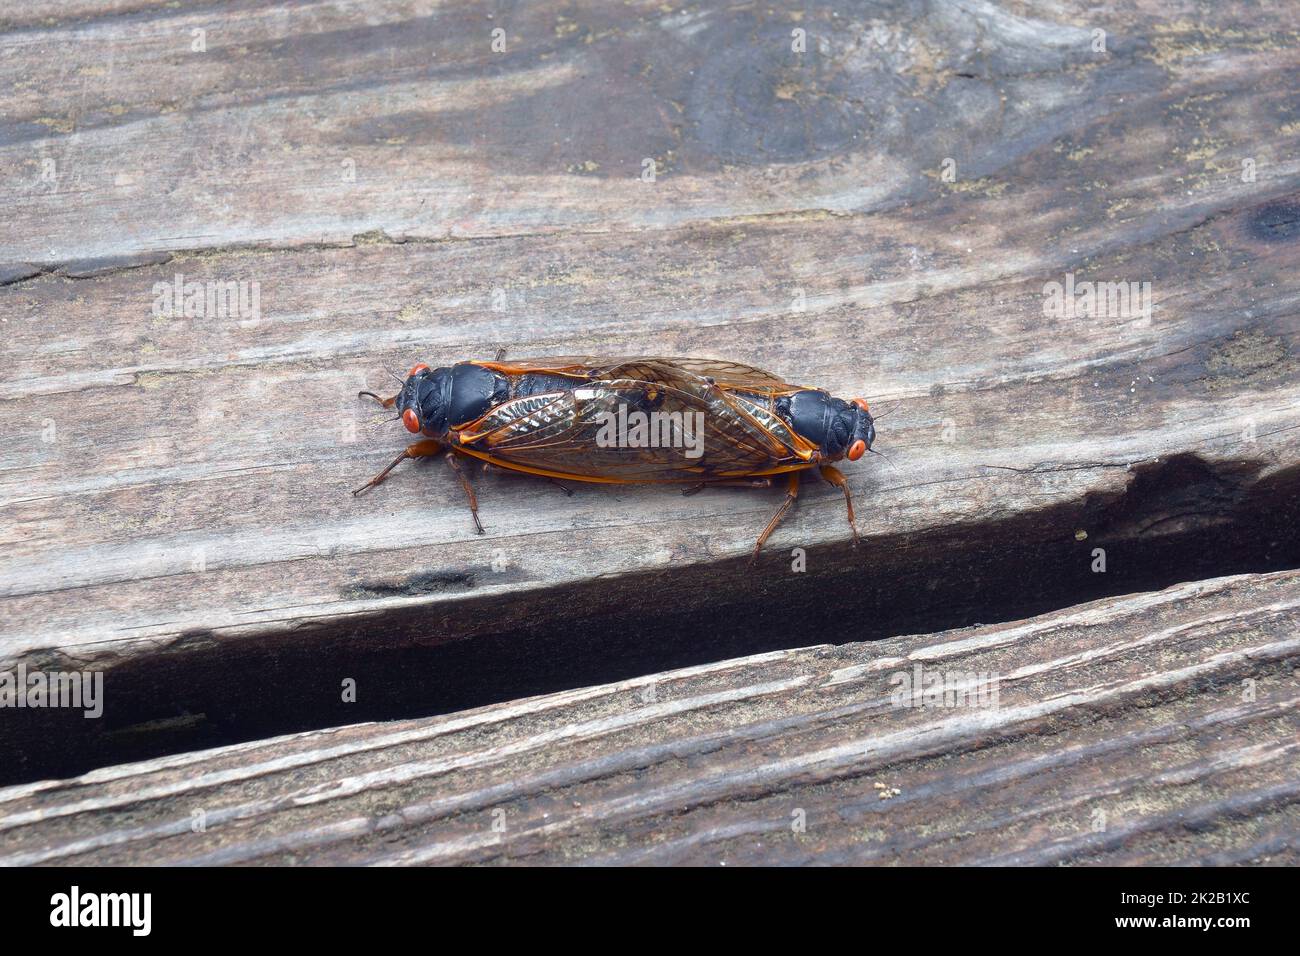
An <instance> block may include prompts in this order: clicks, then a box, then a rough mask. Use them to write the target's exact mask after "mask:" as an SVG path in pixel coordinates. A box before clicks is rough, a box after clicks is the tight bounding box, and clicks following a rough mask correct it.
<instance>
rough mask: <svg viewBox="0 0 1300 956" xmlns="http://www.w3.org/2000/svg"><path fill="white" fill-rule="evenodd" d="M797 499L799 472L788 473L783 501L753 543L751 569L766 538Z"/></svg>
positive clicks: (750, 558)
mask: <svg viewBox="0 0 1300 956" xmlns="http://www.w3.org/2000/svg"><path fill="white" fill-rule="evenodd" d="M798 497H799V472H797V471H792V472H790V484H789V486H788V487H787V488H786V492H785V501H783V502H782V503H781V507H780V508H778V509H777V510H776V514H774V515H772V520H771V521H769V522H768V523H767V527H766V528H764V529H763V533H762V534H760V535H759V536H758V541H756V542H755V543H754V553H753V554H752V555H750V556H749V563H750V566H751V567H752V566H753V564H754V562H755V561H757V560H758V552H759V551H761V550H763V542H765V541H766V540H767V539H768V536H769V535H771V533H772V532H773V531H775V530H776V526H777V525H779V524H780V523H781V519H782V518H784V517H785V513H786V512H787V511H789V510H790V509H791V508H792V507H794V500H795V499H796V498H798Z"/></svg>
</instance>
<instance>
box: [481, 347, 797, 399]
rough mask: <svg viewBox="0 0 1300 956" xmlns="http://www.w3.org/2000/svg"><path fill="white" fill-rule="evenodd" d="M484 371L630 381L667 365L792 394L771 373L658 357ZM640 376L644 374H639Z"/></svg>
mask: <svg viewBox="0 0 1300 956" xmlns="http://www.w3.org/2000/svg"><path fill="white" fill-rule="evenodd" d="M479 364H480V365H483V366H485V367H487V368H492V369H496V370H497V371H499V372H504V373H506V374H511V375H518V374H524V373H527V372H550V373H553V374H561V375H564V374H569V375H585V376H586V377H587V378H591V379H612V378H634V379H641V380H646V381H653V380H655V373H654V372H653V371H648V370H647V367H649V368H651V369H653V368H655V367H660V368H662V367H665V366H671V367H674V368H676V369H678V370H680V371H681V372H685V373H688V374H690V375H695V376H697V377H699V378H702V379H703V378H711V379H713V380H714V381H715V382H716V383H717V384H719V385H721V386H722V387H724V388H751V389H755V390H757V391H762V392H771V391H776V392H787V391H794V390H795V389H796V388H798V386H796V385H791V384H790V383H788V382H786V381H785V380H784V379H782V378H781V376H779V375H776V374H775V373H773V372H768V371H765V370H763V369H761V368H755V367H754V366H752V365H744V364H742V363H740V362H730V361H727V360H726V359H708V358H681V357H662V356H627V357H611V356H600V355H552V356H544V357H542V358H520V359H509V360H505V361H501V362H480V363H479ZM643 373H644V374H643Z"/></svg>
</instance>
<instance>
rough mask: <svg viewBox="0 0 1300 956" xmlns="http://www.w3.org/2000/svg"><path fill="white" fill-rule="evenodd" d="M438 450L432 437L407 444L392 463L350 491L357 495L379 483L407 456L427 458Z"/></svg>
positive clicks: (440, 448) (437, 444)
mask: <svg viewBox="0 0 1300 956" xmlns="http://www.w3.org/2000/svg"><path fill="white" fill-rule="evenodd" d="M440 451H442V445H440V444H439V443H438V442H436V441H434V440H433V439H432V438H427V439H425V440H424V441H417V442H416V443H415V444H413V445H407V446H406V451H404V452H402V453H401V454H400V455H398V456H397V457H396V458H394V459H393V462H392V464H390V465H389V466H388V467H387V468H385V469H384V470H383V471H381V472H380V473H379V474H377V475H375V477H373V478H371V479H370V480H369V481H367V482H366V483H365V484H364V485H362V486H361V487H360V488H358V489H357V490H356V491H354V492H352V493H353V494H354V495H359V494H361V492H363V491H366V490H367V489H370V488H373V487H375V485H377V484H380V483H381V482H382V481H383V480H384V479H385V478H387V477H388V473H389V472H390V471H392V470H393V469H394V468H396V467H397V466H398V465H400V464H401V463H402V462H404V461H406V459H408V458H428V457H430V456H432V455H436V454H438V452H440Z"/></svg>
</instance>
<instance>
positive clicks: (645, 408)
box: [460, 379, 802, 482]
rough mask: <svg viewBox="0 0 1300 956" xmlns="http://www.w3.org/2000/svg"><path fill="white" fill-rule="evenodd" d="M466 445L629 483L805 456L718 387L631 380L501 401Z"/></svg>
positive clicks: (517, 462) (515, 461) (742, 471)
mask: <svg viewBox="0 0 1300 956" xmlns="http://www.w3.org/2000/svg"><path fill="white" fill-rule="evenodd" d="M460 442H461V445H462V446H463V447H466V448H470V449H473V450H475V451H478V452H481V453H483V454H485V455H487V456H489V457H490V458H491V459H492V460H493V461H497V462H498V463H500V464H503V465H506V466H511V465H513V466H516V467H519V468H521V469H523V470H529V469H536V470H541V471H546V472H552V473H556V474H562V475H569V476H572V477H575V478H583V477H586V478H603V479H606V480H613V481H629V482H631V481H684V480H690V479H697V480H707V479H708V478H715V477H735V476H740V475H749V474H755V473H759V472H764V471H768V470H770V469H773V468H778V467H780V466H781V465H785V464H793V463H797V462H800V461H801V460H802V459H801V458H800V456H799V455H798V453H797V452H796V451H795V450H794V449H792V448H791V447H790V446H789V445H788V444H787V443H785V442H784V441H782V440H780V439H779V438H777V437H776V436H775V435H773V434H772V433H771V432H770V431H768V430H767V429H765V428H763V427H762V426H761V425H760V424H759V423H758V422H757V421H756V420H755V419H754V418H753V417H752V416H750V415H748V414H745V413H744V412H743V411H742V410H740V409H739V408H738V407H737V405H736V404H735V403H734V402H733V401H732V400H731V399H730V397H729V396H728V395H727V394H726V393H725V392H724V391H722V390H721V389H718V388H714V387H709V386H707V385H702V386H701V387H698V388H696V387H691V388H684V389H683V388H677V387H674V386H670V385H665V384H663V383H662V382H655V381H640V380H634V379H614V380H609V381H597V382H590V383H584V384H580V385H577V386H575V387H574V388H573V389H570V390H568V391H562V392H549V393H546V394H543V395H534V396H529V397H527V398H521V399H515V400H513V401H508V402H503V403H502V404H500V405H498V406H496V407H495V408H493V409H492V410H491V411H489V412H488V413H487V414H486V415H484V416H483V417H482V418H480V419H479V420H478V421H476V422H474V423H472V424H470V425H468V426H466V427H465V428H464V429H462V430H461V432H460Z"/></svg>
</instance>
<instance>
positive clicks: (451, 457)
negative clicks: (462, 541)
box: [447, 451, 483, 534]
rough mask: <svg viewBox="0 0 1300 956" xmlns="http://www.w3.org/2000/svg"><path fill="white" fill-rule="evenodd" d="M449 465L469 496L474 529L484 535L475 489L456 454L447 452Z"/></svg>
mask: <svg viewBox="0 0 1300 956" xmlns="http://www.w3.org/2000/svg"><path fill="white" fill-rule="evenodd" d="M447 463H448V464H449V465H451V470H452V471H454V472H455V473H456V477H457V478H459V479H460V486H461V487H462V488H464V489H465V494H467V495H468V496H469V513H470V514H471V515H473V516H474V528H475V530H477V531H478V533H479V534H482V533H483V523H482V522H481V521H479V520H478V497H477V496H476V495H475V494H474V489H473V487H472V486H471V485H470V483H469V479H468V478H466V477H465V472H464V471H462V470H461V467H460V462H459V461H457V460H456V453H455V452H452V451H449V452H447Z"/></svg>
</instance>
